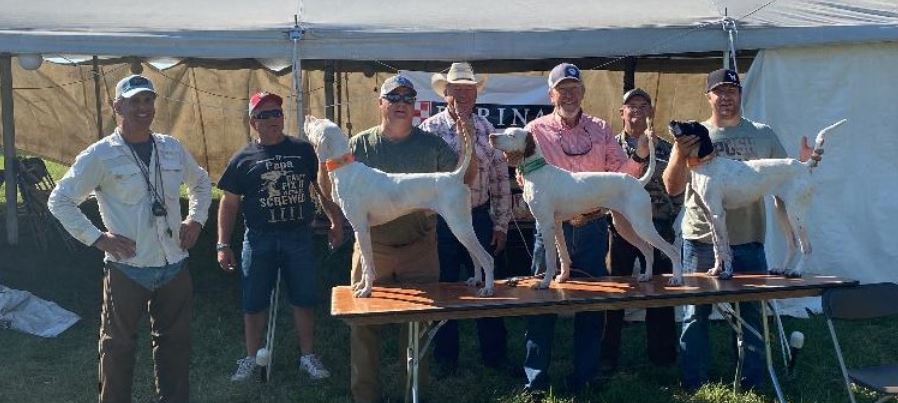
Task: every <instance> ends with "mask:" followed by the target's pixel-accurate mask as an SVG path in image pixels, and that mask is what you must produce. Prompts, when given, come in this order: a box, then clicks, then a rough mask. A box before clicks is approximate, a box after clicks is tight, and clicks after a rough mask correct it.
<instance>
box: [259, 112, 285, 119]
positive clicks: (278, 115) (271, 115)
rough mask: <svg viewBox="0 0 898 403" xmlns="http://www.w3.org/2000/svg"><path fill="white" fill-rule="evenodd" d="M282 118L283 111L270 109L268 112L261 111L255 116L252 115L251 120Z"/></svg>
mask: <svg viewBox="0 0 898 403" xmlns="http://www.w3.org/2000/svg"><path fill="white" fill-rule="evenodd" d="M282 117H284V111H282V110H280V109H272V110H270V111H262V112H259V113H257V114H255V115H253V119H258V120H264V119H270V118H282Z"/></svg>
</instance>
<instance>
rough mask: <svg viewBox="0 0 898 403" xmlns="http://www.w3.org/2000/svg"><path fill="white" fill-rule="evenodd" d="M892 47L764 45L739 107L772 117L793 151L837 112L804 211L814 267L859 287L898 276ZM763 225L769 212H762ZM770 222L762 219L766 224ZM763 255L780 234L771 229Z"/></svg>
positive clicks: (776, 257) (775, 251) (775, 250)
mask: <svg viewBox="0 0 898 403" xmlns="http://www.w3.org/2000/svg"><path fill="white" fill-rule="evenodd" d="M893 66H898V43H895V42H892V43H876V44H857V45H842V46H826V47H804V48H790V49H769V50H764V51H761V52H760V53H759V54H758V55H757V57H756V59H755V61H754V63H753V64H752V67H751V69H750V70H749V73H748V75H747V77H746V80H745V82H746V85H745V90H744V94H743V105H744V108H745V113H746V115H747V116H749V117H750V118H752V119H755V120H758V121H761V122H767V123H769V124H770V125H771V126H772V127H773V128H774V129H775V130H776V132H777V134H778V135H779V137H780V140H781V141H782V143H783V145H784V146H785V147H786V150H787V151H788V152H789V155H793V156H794V155H797V153H798V148H799V140H800V138H801V136H803V135H805V136H808V137H811V138H812V137H813V136H815V135H816V133H817V131H819V130H820V129H821V128H823V127H826V126H828V125H830V124H832V123H834V122H836V121H838V120H840V119H842V118H847V119H848V123H846V124H845V125H843V126H842V127H840V128H839V129H837V130H836V131H835V132H834V133H832V134H831V135H830V136H828V137H827V139H826V144H825V150H826V153H825V154H824V156H823V161H822V162H821V164H820V166H819V167H818V168H817V170H816V171H815V175H814V176H815V179H816V180H817V183H818V185H817V191H816V193H815V194H814V197H813V202H812V206H811V211H810V222H809V229H808V232H809V236H810V240H811V244H812V245H813V258H812V259H811V261H810V263H809V264H810V269H811V271H813V272H815V273H821V274H830V275H836V276H844V277H847V278H852V279H857V280H860V281H861V282H864V283H869V282H881V281H890V282H898V267H896V265H895V262H896V261H898V241H896V238H895V229H896V228H898V186H896V184H898V159H896V158H895V156H896V155H898V126H896V125H895V123H894V119H895V117H896V116H898V95H896V94H898V82H896V80H895V78H896V75H895V71H894V67H893ZM768 221H770V218H769V217H768ZM772 228H775V227H774V223H772V222H768V229H772ZM767 245H768V258H769V259H768V260H769V261H770V262H779V261H780V260H781V259H780V258H781V256H782V255H783V249H784V245H785V243H784V240H783V239H782V237H781V236H780V235H779V234H778V233H776V232H774V231H768V242H767Z"/></svg>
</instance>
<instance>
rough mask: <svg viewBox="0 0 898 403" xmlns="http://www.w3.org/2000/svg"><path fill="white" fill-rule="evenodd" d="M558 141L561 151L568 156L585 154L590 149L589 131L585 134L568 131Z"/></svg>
mask: <svg viewBox="0 0 898 403" xmlns="http://www.w3.org/2000/svg"><path fill="white" fill-rule="evenodd" d="M559 143H561V151H562V152H564V154H565V155H567V156H570V157H576V156H580V155H586V154H589V152H590V151H592V138H591V137H590V136H589V132H587V133H586V134H585V135H582V134H573V133H568V135H566V136H561V138H560V139H559Z"/></svg>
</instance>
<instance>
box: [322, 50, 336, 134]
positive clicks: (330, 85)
mask: <svg viewBox="0 0 898 403" xmlns="http://www.w3.org/2000/svg"><path fill="white" fill-rule="evenodd" d="M324 116H325V117H326V118H328V120H330V121H331V122H335V120H334V61H333V60H328V61H327V62H325V63H324Z"/></svg>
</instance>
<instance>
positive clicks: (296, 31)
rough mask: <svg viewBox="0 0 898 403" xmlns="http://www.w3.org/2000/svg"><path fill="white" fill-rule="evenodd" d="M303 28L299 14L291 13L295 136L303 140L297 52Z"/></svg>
mask: <svg viewBox="0 0 898 403" xmlns="http://www.w3.org/2000/svg"><path fill="white" fill-rule="evenodd" d="M302 34H303V29H302V28H301V27H300V26H299V16H298V15H293V29H291V30H290V31H289V32H288V36H289V38H290V40H291V41H293V91H294V92H295V93H296V136H297V137H299V138H300V139H303V140H305V139H306V134H305V133H304V132H303V123H304V122H305V116H303V112H304V109H303V102H302V95H303V94H302V90H303V82H302V57H301V56H300V54H299V50H300V47H299V40H300V39H302Z"/></svg>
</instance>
